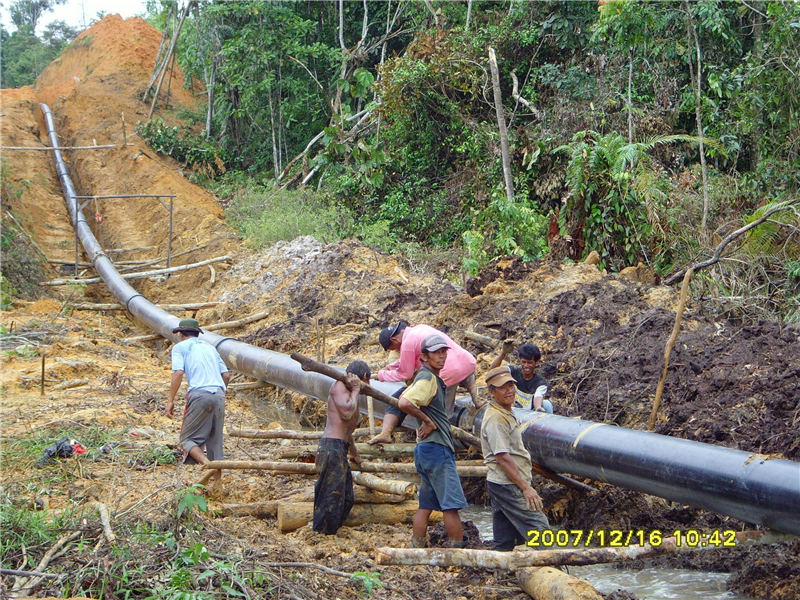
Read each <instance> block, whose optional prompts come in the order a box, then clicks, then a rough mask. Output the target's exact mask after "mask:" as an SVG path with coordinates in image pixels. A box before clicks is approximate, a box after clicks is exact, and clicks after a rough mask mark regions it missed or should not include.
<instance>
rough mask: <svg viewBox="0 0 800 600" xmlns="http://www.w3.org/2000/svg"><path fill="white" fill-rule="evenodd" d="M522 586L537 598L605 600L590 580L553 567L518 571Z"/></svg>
mask: <svg viewBox="0 0 800 600" xmlns="http://www.w3.org/2000/svg"><path fill="white" fill-rule="evenodd" d="M517 580H518V581H519V587H521V588H522V589H523V590H525V592H527V594H528V595H529V596H530V597H531V598H535V600H603V596H601V595H600V594H599V593H598V591H597V590H596V589H594V586H592V584H591V583H589V582H588V581H585V580H583V579H578V578H577V577H575V576H574V575H567V574H566V573H564V572H563V571H561V570H559V569H554V568H553V567H538V568H537V567H525V568H523V569H519V570H518V571H517Z"/></svg>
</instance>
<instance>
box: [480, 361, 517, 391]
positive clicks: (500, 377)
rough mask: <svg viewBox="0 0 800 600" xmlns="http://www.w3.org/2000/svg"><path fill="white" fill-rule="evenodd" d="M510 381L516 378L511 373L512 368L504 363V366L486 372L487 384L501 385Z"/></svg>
mask: <svg viewBox="0 0 800 600" xmlns="http://www.w3.org/2000/svg"><path fill="white" fill-rule="evenodd" d="M509 381H514V382H515V383H516V380H515V379H514V377H513V376H512V375H511V369H510V368H509V367H508V365H503V366H502V367H495V368H494V369H492V370H491V371H489V372H488V373H486V385H490V386H492V387H500V386H501V385H505V384H506V383H508V382H509Z"/></svg>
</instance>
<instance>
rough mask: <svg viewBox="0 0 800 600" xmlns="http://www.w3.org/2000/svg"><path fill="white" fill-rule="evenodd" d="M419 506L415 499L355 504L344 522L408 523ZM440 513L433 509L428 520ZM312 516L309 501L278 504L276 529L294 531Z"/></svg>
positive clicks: (439, 516)
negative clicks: (395, 502) (386, 502)
mask: <svg viewBox="0 0 800 600" xmlns="http://www.w3.org/2000/svg"><path fill="white" fill-rule="evenodd" d="M418 508H419V506H418V504H417V502H416V501H411V502H403V503H402V504H356V505H354V506H353V508H352V509H351V510H350V514H349V515H348V517H347V519H346V520H345V522H344V525H346V526H348V527H355V526H356V525H364V524H365V523H386V524H396V523H410V522H411V520H412V519H413V518H414V514H415V513H416V512H417V509H418ZM441 515H442V513H440V512H437V511H434V512H433V513H431V517H430V520H431V521H432V522H433V521H437V520H441ZM313 516H314V504H313V503H311V502H297V503H289V502H283V503H281V504H279V505H278V529H279V530H280V531H282V532H287V531H294V530H295V529H299V528H300V527H303V526H304V525H305V524H306V523H309V522H310V521H311V519H312V518H313Z"/></svg>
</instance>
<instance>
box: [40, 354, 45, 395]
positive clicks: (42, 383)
mask: <svg viewBox="0 0 800 600" xmlns="http://www.w3.org/2000/svg"><path fill="white" fill-rule="evenodd" d="M44 357H45V354H44V352H42V380H41V383H40V384H39V386H40V387H39V395H40V396H44Z"/></svg>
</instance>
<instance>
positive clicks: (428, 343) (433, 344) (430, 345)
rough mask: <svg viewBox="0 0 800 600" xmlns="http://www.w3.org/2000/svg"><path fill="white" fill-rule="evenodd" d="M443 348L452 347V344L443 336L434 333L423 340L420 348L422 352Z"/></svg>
mask: <svg viewBox="0 0 800 600" xmlns="http://www.w3.org/2000/svg"><path fill="white" fill-rule="evenodd" d="M442 348H450V345H449V344H448V343H447V342H446V341H445V339H444V338H443V337H442V336H440V335H436V334H433V335H429V336H428V337H426V338H425V341H423V342H422V346H421V348H420V350H421V351H422V352H436V351H437V350H441V349H442Z"/></svg>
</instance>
